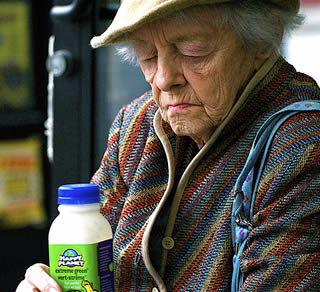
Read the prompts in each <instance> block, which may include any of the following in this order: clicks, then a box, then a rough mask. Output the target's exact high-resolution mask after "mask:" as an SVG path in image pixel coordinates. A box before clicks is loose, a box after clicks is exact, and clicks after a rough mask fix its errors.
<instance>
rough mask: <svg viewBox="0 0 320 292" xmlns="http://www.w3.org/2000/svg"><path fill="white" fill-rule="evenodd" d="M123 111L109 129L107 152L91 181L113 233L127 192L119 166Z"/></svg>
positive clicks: (122, 110) (101, 209)
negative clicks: (97, 187)
mask: <svg viewBox="0 0 320 292" xmlns="http://www.w3.org/2000/svg"><path fill="white" fill-rule="evenodd" d="M125 110H126V107H123V108H122V109H121V110H120V112H119V113H118V115H117V116H116V118H115V120H114V122H113V124H112V126H111V128H110V132H109V137H108V144H107V150H106V151H105V153H104V156H103V159H102V161H101V164H100V167H99V169H98V170H97V171H96V173H95V174H94V175H93V177H92V179H91V182H92V183H95V184H97V185H98V186H99V188H100V203H101V208H100V212H101V213H102V215H104V216H105V218H106V219H107V220H108V221H109V223H110V224H111V226H112V231H113V232H115V229H116V227H117V224H118V221H119V218H120V214H121V210H122V206H123V204H124V200H125V198H124V195H125V193H126V191H127V187H126V185H125V183H124V182H123V179H122V176H121V174H120V165H119V144H120V134H121V128H122V124H123V117H124V113H125Z"/></svg>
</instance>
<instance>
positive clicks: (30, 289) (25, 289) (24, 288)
mask: <svg viewBox="0 0 320 292" xmlns="http://www.w3.org/2000/svg"><path fill="white" fill-rule="evenodd" d="M37 291H39V290H38V289H37V288H35V287H34V286H33V285H32V284H30V283H29V282H28V281H27V280H23V281H21V282H20V284H19V286H18V287H17V289H16V292H37Z"/></svg>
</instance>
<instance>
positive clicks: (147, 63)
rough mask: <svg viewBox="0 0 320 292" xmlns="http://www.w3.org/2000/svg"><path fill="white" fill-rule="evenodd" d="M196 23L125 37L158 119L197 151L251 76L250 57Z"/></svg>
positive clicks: (220, 32)
mask: <svg viewBox="0 0 320 292" xmlns="http://www.w3.org/2000/svg"><path fill="white" fill-rule="evenodd" d="M209 17H213V16H212V15H211V16H209V15H203V17H202V18H201V20H200V21H199V22H191V23H184V24H182V23H180V24H179V23H178V22H177V21H175V20H174V19H166V20H162V21H157V22H153V23H151V24H147V25H145V26H143V27H142V28H141V29H138V30H137V31H135V32H134V33H132V35H131V36H130V43H131V45H132V46H133V47H134V48H135V50H136V53H137V56H138V59H139V63H140V65H141V68H142V71H143V73H144V76H145V78H146V81H147V82H148V83H150V85H151V87H152V92H153V97H154V99H155V101H156V103H157V104H158V106H159V108H160V110H161V114H162V117H163V119H164V120H165V121H167V122H168V123H169V124H170V126H171V127H172V129H173V131H174V132H175V133H176V134H177V135H182V136H190V137H192V138H193V139H194V140H195V141H196V143H197V144H198V146H199V147H202V146H203V145H204V144H205V143H206V142H207V141H208V139H209V138H210V136H211V134H212V132H213V131H214V129H215V127H216V126H217V125H219V124H220V123H221V122H222V121H223V120H224V118H225V117H226V116H227V114H228V113H229V111H230V109H231V108H232V106H233V104H234V102H235V100H236V99H237V97H238V96H239V94H240V93H241V91H242V89H243V88H244V86H245V85H246V84H247V82H248V81H249V79H250V78H251V77H252V75H253V74H254V72H255V68H256V56H255V53H254V52H253V51H250V50H248V49H245V48H244V47H243V46H242V44H241V42H240V40H239V39H238V37H237V36H236V35H235V33H233V32H231V31H230V30H224V29H221V28H216V27H215V26H214V25H213V24H212V23H210V21H209Z"/></svg>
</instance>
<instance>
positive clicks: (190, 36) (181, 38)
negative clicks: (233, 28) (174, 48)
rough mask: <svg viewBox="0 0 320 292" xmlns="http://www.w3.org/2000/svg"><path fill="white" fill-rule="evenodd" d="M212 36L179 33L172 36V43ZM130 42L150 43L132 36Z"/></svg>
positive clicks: (140, 44)
mask: <svg viewBox="0 0 320 292" xmlns="http://www.w3.org/2000/svg"><path fill="white" fill-rule="evenodd" d="M210 38H212V36H211V35H209V34H206V35H204V34H201V35H200V34H198V33H191V34H190V33H189V34H187V35H186V34H177V35H176V36H174V37H172V39H170V40H169V41H170V43H183V42H192V41H195V42H208V41H209V40H210ZM129 43H132V44H133V45H138V46H146V45H148V44H149V42H148V41H146V40H144V39H140V38H130V37H129Z"/></svg>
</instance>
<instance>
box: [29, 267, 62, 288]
mask: <svg viewBox="0 0 320 292" xmlns="http://www.w3.org/2000/svg"><path fill="white" fill-rule="evenodd" d="M25 278H26V280H27V281H28V282H29V283H30V284H31V285H33V286H34V287H36V288H38V290H40V291H42V292H49V291H50V292H53V291H59V292H61V289H60V288H59V285H58V284H57V282H56V281H55V280H54V279H52V278H51V277H50V276H49V267H48V266H46V265H44V264H35V265H33V266H31V267H30V268H28V269H27V271H26V275H25ZM36 291H37V290H36Z"/></svg>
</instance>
